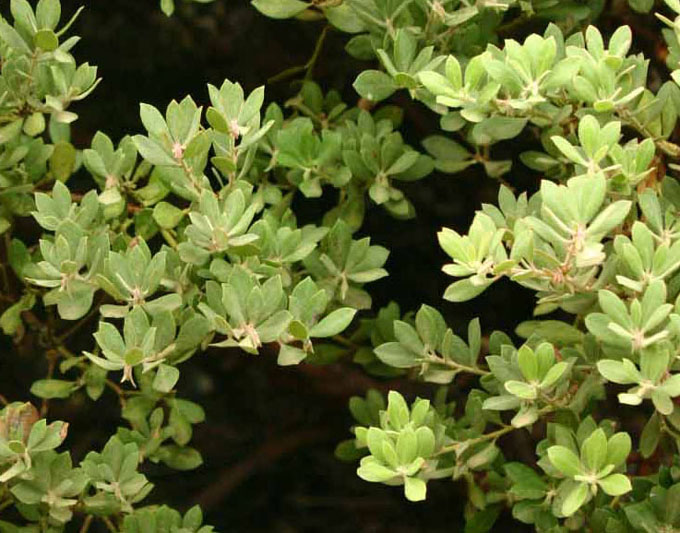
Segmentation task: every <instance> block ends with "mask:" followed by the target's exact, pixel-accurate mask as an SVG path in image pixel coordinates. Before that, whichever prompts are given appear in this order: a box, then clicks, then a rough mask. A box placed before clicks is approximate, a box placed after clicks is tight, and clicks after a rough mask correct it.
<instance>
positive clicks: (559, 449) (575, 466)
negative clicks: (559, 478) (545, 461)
mask: <svg viewBox="0 0 680 533" xmlns="http://www.w3.org/2000/svg"><path fill="white" fill-rule="evenodd" d="M548 458H549V459H550V462H551V463H552V464H553V466H554V467H555V468H557V470H559V471H560V472H562V473H563V474H564V475H565V476H567V477H574V476H577V475H579V474H580V473H581V461H580V459H579V458H578V456H577V455H576V454H575V453H574V452H572V451H571V450H570V449H569V448H566V447H564V446H551V447H550V448H548ZM581 503H583V502H581ZM580 505H581V504H579V506H580ZM577 508H578V507H577Z"/></svg>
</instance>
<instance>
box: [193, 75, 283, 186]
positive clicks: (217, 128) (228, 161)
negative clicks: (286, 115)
mask: <svg viewBox="0 0 680 533" xmlns="http://www.w3.org/2000/svg"><path fill="white" fill-rule="evenodd" d="M208 93H209V95H210V102H211V103H212V106H211V107H210V108H208V111H207V112H206V120H207V121H208V123H209V124H210V125H211V126H212V128H213V130H214V132H213V137H212V143H213V148H214V150H215V156H214V157H212V158H211V159H210V162H211V163H212V164H213V165H214V166H215V167H216V168H217V169H219V171H220V172H221V173H222V174H223V175H224V176H226V177H228V178H229V181H230V182H231V181H233V180H235V179H239V178H241V177H243V176H245V175H246V172H248V170H249V169H250V166H251V164H252V162H253V158H254V156H255V153H256V150H257V144H258V142H259V141H260V140H261V139H262V138H263V137H264V136H265V135H266V133H267V132H268V131H269V129H270V128H271V127H272V126H273V125H274V121H273V120H267V121H266V123H265V124H264V125H262V124H261V119H260V109H261V107H262V103H263V101H264V87H258V88H257V89H255V90H254V91H253V92H252V93H250V94H249V95H248V97H247V98H245V95H244V92H243V89H242V88H241V86H240V85H239V84H238V83H232V82H230V81H229V80H225V81H224V83H223V84H222V86H221V87H220V88H219V89H218V88H217V87H215V86H213V85H208Z"/></svg>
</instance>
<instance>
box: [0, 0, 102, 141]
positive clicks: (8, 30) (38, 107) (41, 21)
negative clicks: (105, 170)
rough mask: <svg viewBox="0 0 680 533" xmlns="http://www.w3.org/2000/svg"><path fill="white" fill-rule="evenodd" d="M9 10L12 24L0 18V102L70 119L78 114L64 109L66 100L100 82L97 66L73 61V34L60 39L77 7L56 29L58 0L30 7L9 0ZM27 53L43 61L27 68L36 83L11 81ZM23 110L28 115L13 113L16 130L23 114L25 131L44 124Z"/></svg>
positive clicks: (27, 60) (79, 96)
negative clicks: (2, 93)
mask: <svg viewBox="0 0 680 533" xmlns="http://www.w3.org/2000/svg"><path fill="white" fill-rule="evenodd" d="M10 11H11V14H12V17H13V19H14V21H13V24H12V25H10V24H9V23H8V22H7V21H6V20H4V19H3V20H1V21H0V39H2V41H3V44H4V46H5V47H6V50H5V51H4V53H3V56H5V55H6V56H8V63H7V64H5V65H4V66H3V76H2V77H3V82H4V83H3V86H4V88H5V90H7V91H8V98H6V99H5V100H4V103H3V106H7V107H10V108H15V109H20V108H22V107H24V106H26V107H27V108H28V109H29V110H33V111H36V112H41V113H49V114H51V115H52V116H53V117H54V118H55V119H56V120H57V121H59V122H61V123H70V122H72V121H73V120H75V119H76V118H77V115H76V114H75V113H73V112H71V111H67V108H68V106H69V104H70V103H71V102H74V101H77V100H81V99H83V98H85V97H86V96H87V95H88V94H90V93H91V92H92V91H93V90H94V88H95V87H96V86H97V84H98V82H99V80H97V69H96V67H93V66H90V65H89V64H87V63H84V64H82V65H80V66H76V61H75V59H74V58H73V56H72V55H71V54H70V53H69V52H70V50H71V48H73V46H74V45H75V44H76V42H77V41H78V39H77V38H75V37H71V38H69V39H65V40H63V41H62V42H60V40H61V37H62V36H63V35H64V34H65V33H66V31H68V29H69V27H70V26H71V25H72V24H73V22H75V20H76V18H77V16H78V14H79V13H80V10H79V11H77V12H76V13H75V15H73V17H72V18H71V19H70V20H69V21H68V22H67V23H66V24H64V25H63V26H62V27H61V28H60V29H58V30H57V26H58V25H59V21H60V19H61V4H60V2H58V1H55V0H42V1H40V2H38V3H37V5H36V8H35V10H34V9H33V7H32V6H31V4H30V3H29V2H28V1H26V0H12V2H11V3H10ZM32 57H36V58H40V59H41V61H43V62H44V66H45V67H46V68H36V66H37V65H36V64H34V65H33V67H32V68H31V70H30V72H29V75H30V76H32V77H33V78H34V81H35V83H36V84H37V87H36V88H33V87H27V86H26V85H25V84H16V83H14V82H15V81H16V79H17V78H18V77H21V75H22V73H23V74H24V75H25V74H26V73H25V72H24V69H25V68H26V65H27V64H30V60H31V58H32ZM24 116H25V117H26V116H28V117H29V118H28V119H24V118H19V117H17V121H16V122H15V123H14V127H15V128H16V129H18V130H21V128H22V124H23V122H24V120H26V121H27V122H28V130H29V132H32V131H38V130H40V129H41V125H42V126H43V127H44V123H45V122H44V119H43V120H41V119H40V118H38V116H37V115H33V114H30V113H28V114H26V115H24ZM38 133H40V132H39V131H38Z"/></svg>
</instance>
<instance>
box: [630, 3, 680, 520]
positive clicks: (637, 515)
mask: <svg viewBox="0 0 680 533" xmlns="http://www.w3.org/2000/svg"><path fill="white" fill-rule="evenodd" d="M679 10H680V9H679ZM678 495H680V484H678V483H675V484H673V485H671V486H668V487H664V486H658V485H657V486H655V487H652V489H651V490H650V492H649V495H648V497H647V498H646V499H645V500H643V501H638V502H636V503H633V504H630V505H626V507H625V508H624V511H625V513H626V518H627V519H628V521H629V522H630V523H631V525H632V526H633V527H634V528H636V529H637V530H639V531H645V532H647V533H653V532H655V531H664V530H670V531H672V530H673V529H677V528H678V527H679V526H680V515H679V514H678V510H677V507H676V504H675V502H676V501H677V500H676V498H677V497H678Z"/></svg>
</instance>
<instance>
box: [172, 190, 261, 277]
mask: <svg viewBox="0 0 680 533" xmlns="http://www.w3.org/2000/svg"><path fill="white" fill-rule="evenodd" d="M260 209H261V205H259V204H258V203H257V202H254V201H253V198H252V196H251V193H250V190H249V189H248V187H242V188H238V189H235V190H234V191H231V192H230V193H228V194H227V195H226V197H225V198H224V199H223V200H220V199H218V198H217V197H216V196H215V194H214V193H213V192H212V191H210V190H203V191H202V193H201V198H200V201H199V202H198V204H197V205H196V209H195V210H192V211H191V212H190V213H189V218H190V219H191V224H190V225H189V226H187V228H186V229H185V230H184V234H185V236H186V238H187V241H186V242H182V243H180V245H179V248H178V250H179V254H180V258H181V259H182V260H183V261H185V262H188V263H191V264H195V265H198V266H201V265H204V264H205V263H206V262H207V261H208V260H209V258H210V257H211V255H213V254H214V255H221V254H224V253H227V252H230V251H231V252H233V253H236V254H238V253H239V251H240V250H244V249H246V247H247V246H248V245H249V244H252V243H253V242H254V241H256V240H257V239H258V235H257V234H256V233H250V232H249V231H248V230H249V228H250V225H251V223H252V221H253V218H254V217H255V215H256V214H257V212H258V211H259V210H260Z"/></svg>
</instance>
